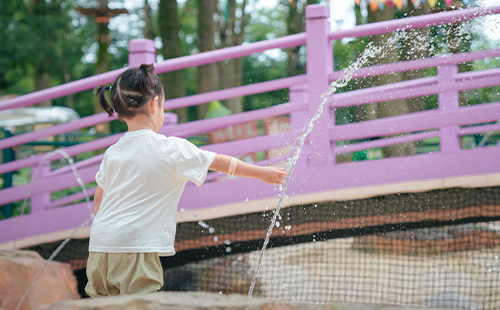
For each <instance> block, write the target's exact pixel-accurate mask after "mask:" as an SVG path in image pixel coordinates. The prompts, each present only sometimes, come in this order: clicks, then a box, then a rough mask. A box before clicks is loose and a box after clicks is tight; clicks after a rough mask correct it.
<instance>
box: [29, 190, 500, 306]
mask: <svg viewBox="0 0 500 310" xmlns="http://www.w3.org/2000/svg"><path fill="white" fill-rule="evenodd" d="M272 215H273V211H266V212H257V213H250V214H244V215H238V216H230V217H225V218H218V219H213V220H206V221H204V222H203V221H200V222H198V221H196V222H187V223H179V224H178V225H177V235H176V244H175V247H176V250H177V254H176V255H175V256H173V257H165V258H162V264H163V267H164V271H165V272H164V274H165V286H164V287H163V289H164V290H175V291H210V292H221V293H224V294H228V293H241V294H247V292H248V289H249V287H250V282H251V279H252V276H253V273H254V272H255V269H256V267H257V264H258V260H259V258H260V249H261V247H262V244H263V241H264V240H263V238H264V236H265V234H266V231H267V228H268V226H269V224H270V220H271V217H272ZM278 223H279V224H278ZM278 223H277V226H278V225H279V226H278V227H275V229H274V231H273V234H272V236H271V240H270V243H269V246H268V250H267V251H266V254H265V258H264V261H263V264H262V268H261V271H260V273H259V276H258V281H257V285H256V288H255V290H254V296H262V297H269V298H275V299H284V300H291V301H300V302H311V303H327V302H332V301H347V302H366V303H389V304H405V305H415V306H416V305H425V306H429V307H454V308H459V309H499V308H500V259H499V256H500V187H490V188H473V189H462V188H454V189H446V190H435V191H429V192H424V193H405V194H395V195H385V196H378V197H373V198H367V199H359V200H349V201H338V202H321V203H313V204H307V205H306V204H304V205H297V206H291V207H287V208H284V209H283V210H282V212H281V216H280V217H279V218H278ZM58 244H59V243H52V244H44V245H39V246H34V247H31V248H30V249H32V250H36V251H38V252H39V253H40V254H42V256H43V257H48V256H49V255H50V254H51V253H52V251H53V250H55V248H56V247H57V246H58ZM87 248H88V239H81V240H72V241H71V242H70V243H69V244H68V245H67V246H66V247H65V248H64V249H63V250H62V252H61V253H60V254H59V255H58V256H57V257H56V260H59V261H63V262H69V263H70V264H71V265H72V267H73V269H74V270H75V274H76V275H77V277H78V278H79V287H80V293H81V294H83V287H84V285H85V283H86V277H85V264H86V259H87V255H88V252H87Z"/></svg>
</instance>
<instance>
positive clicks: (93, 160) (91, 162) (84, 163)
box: [49, 154, 104, 177]
mask: <svg viewBox="0 0 500 310" xmlns="http://www.w3.org/2000/svg"><path fill="white" fill-rule="evenodd" d="M103 158H104V154H99V155H96V156H93V157H90V158H87V159H84V160H81V161H79V162H76V163H74V164H73V165H74V166H75V169H76V171H78V169H81V168H85V167H89V166H95V165H100V164H101V161H102V159H103ZM64 173H73V169H72V167H71V166H70V165H67V166H64V167H62V168H59V169H55V170H52V171H51V172H50V173H49V175H50V177H55V176H57V175H61V174H64Z"/></svg>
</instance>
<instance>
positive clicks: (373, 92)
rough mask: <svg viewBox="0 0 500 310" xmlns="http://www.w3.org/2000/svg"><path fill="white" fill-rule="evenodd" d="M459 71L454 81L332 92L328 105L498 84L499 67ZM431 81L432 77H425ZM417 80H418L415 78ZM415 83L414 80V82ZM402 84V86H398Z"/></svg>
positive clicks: (427, 94) (391, 98)
mask: <svg viewBox="0 0 500 310" xmlns="http://www.w3.org/2000/svg"><path fill="white" fill-rule="evenodd" d="M473 73H474V74H471V73H469V72H466V73H459V74H457V75H456V76H455V81H453V82H446V83H437V84H436V83H434V84H429V85H418V86H413V87H412V86H409V85H410V84H411V82H412V81H415V80H412V81H405V82H399V83H394V84H390V85H383V86H375V87H371V88H369V89H361V90H353V91H350V92H345V93H339V94H332V95H330V96H329V99H330V100H329V101H330V105H331V106H333V107H335V108H344V107H350V106H357V105H361V104H370V103H377V102H384V101H391V100H398V99H405V98H414V97H424V96H430V95H435V94H438V93H442V92H446V91H463V90H470V89H477V88H484V87H492V86H498V85H499V84H500V80H499V78H500V68H499V69H490V70H483V71H481V72H473ZM427 79H428V80H427V81H431V79H432V78H427ZM417 81H418V80H417ZM414 83H415V82H414ZM398 85H404V87H398Z"/></svg>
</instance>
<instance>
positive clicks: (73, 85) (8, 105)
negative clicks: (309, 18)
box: [0, 33, 306, 111]
mask: <svg viewBox="0 0 500 310" xmlns="http://www.w3.org/2000/svg"><path fill="white" fill-rule="evenodd" d="M305 40H306V34H305V33H299V34H294V35H289V36H286V37H281V38H276V39H272V40H267V41H261V42H254V43H249V44H244V45H240V46H234V47H228V48H225V49H220V50H215V51H208V52H204V53H200V54H196V55H189V56H183V57H178V58H173V59H168V60H165V61H163V62H161V63H156V64H155V72H156V73H165V72H170V71H176V70H180V69H185V68H189V67H194V66H200V65H204V64H209V63H213V62H218V61H222V60H226V59H233V58H240V57H243V56H248V55H251V54H253V53H257V52H263V51H265V50H268V49H273V48H287V47H293V46H298V45H302V44H305ZM127 69H128V67H125V68H121V69H117V70H113V71H109V72H106V73H101V74H99V75H95V76H92V77H88V78H84V79H81V80H78V81H74V82H68V83H66V84H62V85H59V86H54V87H51V88H47V89H44V90H40V91H37V92H33V93H30V94H27V95H23V96H19V97H16V98H13V99H9V100H5V101H2V102H0V111H3V110H7V109H12V108H20V107H25V106H29V105H33V104H36V103H39V102H42V101H46V100H52V99H56V98H60V97H64V96H67V95H71V94H74V93H78V92H81V91H85V90H89V89H92V88H94V87H96V86H98V85H100V84H109V83H112V82H113V81H114V80H115V79H116V77H117V76H118V75H120V74H121V73H122V72H123V71H125V70H127Z"/></svg>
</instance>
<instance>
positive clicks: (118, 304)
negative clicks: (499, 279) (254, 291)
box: [37, 292, 431, 310]
mask: <svg viewBox="0 0 500 310" xmlns="http://www.w3.org/2000/svg"><path fill="white" fill-rule="evenodd" d="M118 309H119V310H137V309H140V310H162V309H168V310H424V309H425V310H431V309H430V308H427V307H411V306H395V305H383V304H361V303H346V302H337V303H331V304H327V305H318V304H304V303H295V302H286V301H279V300H270V299H264V298H258V297H252V298H248V297H247V296H244V295H237V294H233V295H221V294H215V293H205V292H159V293H155V294H146V295H128V296H118V297H105V298H96V299H82V300H71V301H61V302H56V303H53V304H52V305H44V306H41V307H39V308H38V309H37V310H118Z"/></svg>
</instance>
